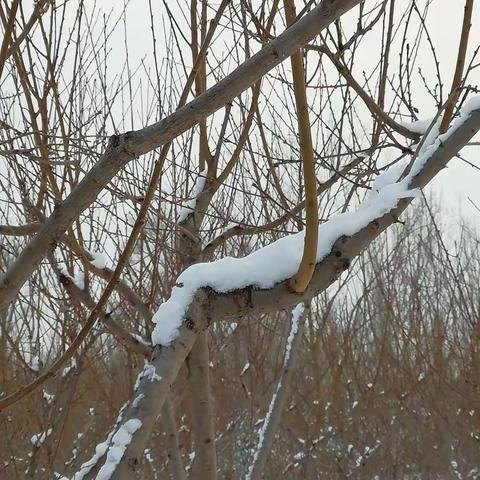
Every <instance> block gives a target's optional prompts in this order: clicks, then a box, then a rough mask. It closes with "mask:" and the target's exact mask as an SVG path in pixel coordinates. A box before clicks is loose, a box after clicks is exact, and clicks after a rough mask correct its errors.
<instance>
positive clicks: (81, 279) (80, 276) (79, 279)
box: [73, 270, 85, 290]
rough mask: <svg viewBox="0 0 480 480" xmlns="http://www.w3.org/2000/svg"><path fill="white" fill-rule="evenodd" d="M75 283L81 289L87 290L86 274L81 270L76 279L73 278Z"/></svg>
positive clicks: (76, 274)
mask: <svg viewBox="0 0 480 480" xmlns="http://www.w3.org/2000/svg"><path fill="white" fill-rule="evenodd" d="M73 283H75V285H76V286H77V287H78V288H79V289H80V290H84V289H85V274H84V273H83V272H82V271H81V270H79V271H78V272H76V273H75V277H74V278H73Z"/></svg>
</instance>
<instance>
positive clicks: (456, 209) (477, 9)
mask: <svg viewBox="0 0 480 480" xmlns="http://www.w3.org/2000/svg"><path fill="white" fill-rule="evenodd" d="M235 1H236V0H235ZM187 3H188V2H187ZM218 3H219V2H218V1H215V2H211V3H210V5H211V6H212V8H215V7H216V5H218ZM302 3H303V2H302ZM75 4H78V3H77V2H76V1H72V2H71V7H70V8H69V9H68V15H70V16H71V18H72V19H73V18H74V16H75V14H76V9H75V8H73V6H74V5H75ZM94 4H96V8H100V9H101V10H103V11H104V12H107V13H108V12H112V13H111V16H110V17H109V18H110V19H109V23H112V22H113V20H114V19H115V18H118V17H119V16H120V12H121V10H122V9H123V8H124V5H125V4H124V2H122V1H119V0H102V1H101V2H94V0H85V5H86V9H87V11H88V10H89V9H90V8H92V7H93V6H94ZM167 4H168V6H169V8H170V9H171V11H172V12H173V13H174V15H175V19H176V20H177V21H178V22H179V24H180V25H182V24H183V25H185V27H186V26H187V18H185V16H187V17H188V15H189V12H188V11H187V10H186V9H185V8H182V7H181V4H182V2H181V1H180V0H178V1H177V0H168V1H167ZM252 4H253V6H254V7H255V5H258V4H259V2H258V1H257V0H253V1H252ZM376 4H377V1H376V0H367V2H366V7H367V8H369V7H373V6H374V5H376ZM409 4H410V0H396V15H395V18H396V24H397V25H398V26H399V27H400V29H402V28H403V25H402V22H401V21H399V19H400V18H401V15H402V14H403V13H404V12H405V11H406V9H407V7H408V5H409ZM417 4H418V6H419V8H420V9H422V8H423V7H424V6H425V4H426V0H418V2H417ZM300 6H301V4H300V2H299V1H297V10H299V9H300ZM125 8H126V11H127V16H126V23H125V24H124V25H123V24H119V26H118V27H117V28H116V30H115V32H114V33H113V35H112V38H111V43H110V45H111V46H114V47H113V48H112V49H111V51H110V53H109V65H108V69H109V75H111V76H112V77H113V76H114V75H115V74H116V71H115V70H116V69H117V71H118V72H120V71H121V69H122V68H123V65H124V62H125V55H124V52H125V50H124V45H125V44H128V48H129V61H130V65H131V66H132V69H135V67H136V66H137V65H139V64H141V63H142V62H143V64H144V65H146V66H147V68H148V67H149V66H150V67H151V66H152V65H153V56H152V40H151V29H150V11H149V3H148V0H132V1H131V2H130V3H127V4H126V6H125ZM152 8H153V16H154V25H155V32H156V36H157V48H158V56H159V57H166V56H167V52H166V50H165V42H164V38H165V35H164V33H165V28H164V25H168V20H166V19H165V18H164V17H163V12H164V11H165V9H164V6H163V3H162V2H161V1H152ZM463 9H464V1H463V0H432V1H431V2H430V8H429V14H428V17H427V20H426V25H427V27H428V30H429V33H430V35H431V38H432V42H433V44H434V45H435V48H436V54H437V57H438V59H439V67H440V71H441V72H442V79H443V81H444V91H445V94H446V96H447V95H448V91H449V88H450V84H451V79H452V77H453V71H454V68H455V61H456V57H457V49H458V43H459V37H460V31H461V27H462V18H463ZM211 15H212V14H211ZM211 15H210V16H211ZM355 21H356V16H355V14H349V15H347V16H345V17H343V19H342V22H343V25H344V26H345V28H347V29H348V27H349V26H351V27H352V28H353V26H354V25H355ZM279 31H280V29H278V30H277V33H279ZM379 33H380V29H378V28H377V29H374V30H373V31H372V32H371V33H369V34H367V36H366V37H365V40H364V41H363V47H362V48H360V49H359V50H358V53H357V63H356V71H354V74H355V76H356V78H357V79H358V78H362V77H361V76H362V75H363V72H367V73H368V72H369V71H371V69H372V68H374V67H375V65H376V64H377V62H378V49H379V46H380V41H379V40H380V36H379V35H378V34H379ZM399 33H401V32H399ZM186 35H188V30H187V32H186ZM222 40H223V41H224V44H225V45H229V38H228V36H226V37H225V38H224V39H222ZM221 43H222V42H217V43H216V45H217V46H216V48H217V49H218V53H219V54H221ZM399 43H400V42H395V41H394V42H393V43H392V49H391V64H392V71H395V63H396V62H397V59H398V55H399ZM479 44H480V2H476V4H475V5H474V12H473V19H472V30H471V34H470V45H469V51H468V55H467V62H468V61H469V60H470V59H471V56H472V54H473V52H474V50H475V49H476V48H477V47H478V46H479ZM372 52H375V54H372ZM185 54H186V58H187V59H190V52H189V51H188V49H187V48H186V52H185ZM418 55H419V62H418V64H419V66H421V67H422V72H423V75H425V76H426V77H427V80H428V79H431V80H432V81H433V77H434V76H435V72H434V69H433V63H432V60H431V59H432V56H431V53H430V52H429V51H428V49H426V48H425V49H422V50H421V51H420V52H419V53H418ZM479 61H480V59H477V61H476V63H478V62H479ZM397 63H398V62H397ZM234 67H236V65H234V64H232V65H231V69H233V68H234ZM415 81H417V82H418V83H414V85H413V87H412V90H413V92H414V94H415V100H414V101H415V105H416V107H417V108H418V110H419V114H418V116H419V118H420V119H429V118H432V117H433V116H434V115H435V113H436V107H435V104H434V102H433V101H432V99H431V98H430V97H429V96H428V95H427V93H426V91H425V89H424V88H423V86H422V85H421V83H420V82H419V77H418V76H417V77H416V80H415V79H414V82H415ZM469 83H470V84H473V85H480V68H476V69H475V70H474V71H473V73H472V74H471V76H470V77H469ZM387 90H388V89H387ZM359 102H360V101H359ZM387 105H388V95H387ZM141 126H143V125H140V124H139V125H135V127H136V128H139V127H141ZM475 140H477V141H478V140H479V137H478V136H477V138H476V139H475ZM461 154H462V155H463V156H464V157H465V158H466V159H467V160H468V161H470V162H472V163H473V164H474V165H478V166H479V167H480V162H479V156H480V155H479V154H480V147H479V146H467V147H465V148H464V149H463V150H462V152H461ZM431 192H433V193H434V194H435V195H436V196H437V197H438V198H440V199H441V203H442V207H443V210H444V211H445V212H446V213H448V214H449V216H450V218H451V219H452V220H454V222H456V221H457V220H458V219H459V217H462V216H463V217H465V218H466V219H467V220H468V221H469V222H474V223H477V224H478V222H479V219H480V213H479V212H478V211H477V210H476V208H475V207H474V206H472V204H471V203H470V200H471V201H472V202H473V203H475V204H477V205H478V207H479V208H480V171H479V170H476V169H475V168H473V167H471V166H468V165H466V164H465V163H464V162H463V161H461V160H460V159H454V160H452V161H451V163H450V165H449V167H448V168H447V169H446V170H444V171H443V172H442V173H440V174H439V175H438V177H437V178H436V179H435V180H434V181H433V182H432V184H431V185H430V186H429V187H428V188H427V189H426V192H425V193H426V194H427V195H428V194H429V193H431Z"/></svg>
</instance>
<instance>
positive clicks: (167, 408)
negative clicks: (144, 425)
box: [162, 399, 187, 480]
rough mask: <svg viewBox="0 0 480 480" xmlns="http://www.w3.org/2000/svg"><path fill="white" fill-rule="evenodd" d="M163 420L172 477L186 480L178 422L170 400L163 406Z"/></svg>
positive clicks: (176, 479) (177, 479)
mask: <svg viewBox="0 0 480 480" xmlns="http://www.w3.org/2000/svg"><path fill="white" fill-rule="evenodd" d="M162 419H163V423H164V425H165V432H166V434H167V438H168V458H169V459H170V466H171V471H172V477H173V478H174V479H175V480H185V479H186V478H187V477H186V475H185V469H184V468H183V463H182V457H181V455H180V446H179V444H178V430H177V422H175V412H174V409H173V405H172V402H171V400H170V399H167V401H166V402H165V405H164V406H163V411H162Z"/></svg>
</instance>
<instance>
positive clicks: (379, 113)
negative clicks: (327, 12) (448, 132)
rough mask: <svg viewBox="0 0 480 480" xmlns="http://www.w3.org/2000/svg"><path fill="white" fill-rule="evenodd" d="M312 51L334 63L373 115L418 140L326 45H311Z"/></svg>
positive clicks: (417, 135)
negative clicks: (323, 55) (379, 103)
mask: <svg viewBox="0 0 480 480" xmlns="http://www.w3.org/2000/svg"><path fill="white" fill-rule="evenodd" d="M308 48H309V49H310V50H315V51H317V52H320V53H324V54H325V55H327V57H328V58H329V59H330V61H331V62H332V63H333V65H334V66H335V68H336V69H337V70H338V73H340V75H341V76H342V77H343V78H344V79H345V81H346V82H347V84H348V86H349V87H351V88H352V89H353V90H354V91H355V93H356V94H357V95H358V96H359V97H360V98H361V99H362V100H363V102H364V103H365V105H366V107H367V108H368V109H369V110H370V112H371V114H372V115H373V116H374V117H375V118H376V119H377V120H378V121H380V122H383V123H384V124H385V125H388V126H389V127H390V128H391V129H392V130H394V131H396V132H397V133H399V134H400V135H403V136H404V137H406V138H409V139H411V140H418V139H419V137H420V134H418V133H415V132H412V131H411V130H409V129H408V128H407V127H404V126H403V125H401V124H400V123H398V122H396V121H395V120H393V119H392V118H391V117H389V116H388V115H387V114H386V113H385V112H384V111H383V110H382V109H381V108H380V107H379V106H378V105H377V104H376V103H375V101H374V100H373V98H372V97H370V95H369V94H368V93H367V92H366V91H365V90H364V89H363V88H362V87H361V86H360V84H359V83H358V82H357V81H356V80H355V78H354V77H353V75H352V74H351V72H350V70H349V69H348V68H347V67H346V65H345V64H343V63H342V61H341V60H339V59H338V58H337V56H336V55H335V54H334V53H333V52H332V51H331V50H330V49H329V48H328V47H327V46H326V45H321V46H318V45H310V46H309V47H308Z"/></svg>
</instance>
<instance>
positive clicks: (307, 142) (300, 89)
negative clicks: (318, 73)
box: [284, 0, 318, 293]
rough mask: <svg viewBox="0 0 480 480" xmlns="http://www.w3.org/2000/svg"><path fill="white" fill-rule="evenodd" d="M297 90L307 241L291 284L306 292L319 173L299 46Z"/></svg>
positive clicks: (288, 12)
mask: <svg viewBox="0 0 480 480" xmlns="http://www.w3.org/2000/svg"><path fill="white" fill-rule="evenodd" d="M284 6H285V18H286V20H287V25H292V24H293V23H294V22H295V20H296V17H297V14H296V11H295V3H294V0H284ZM290 60H291V65H292V76H293V91H294V94H295V103H296V108H297V121H298V136H299V138H300V155H301V158H302V163H303V178H304V184H305V213H306V227H305V241H304V246H303V254H302V260H301V262H300V265H299V267H298V272H297V273H296V275H295V276H294V277H293V279H292V282H291V283H290V288H291V289H292V290H293V291H294V292H297V293H301V292H303V291H304V290H305V289H306V288H307V286H308V283H309V282H310V279H311V278H312V275H313V271H314V269H315V263H316V259H317V244H318V204H317V176H316V174H315V158H314V156H313V144H312V132H311V128H310V119H309V116H308V102H307V87H306V85H305V69H304V67H303V51H302V50H299V51H298V52H296V53H294V54H293V55H292V56H291V57H290Z"/></svg>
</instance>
